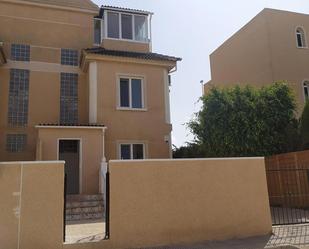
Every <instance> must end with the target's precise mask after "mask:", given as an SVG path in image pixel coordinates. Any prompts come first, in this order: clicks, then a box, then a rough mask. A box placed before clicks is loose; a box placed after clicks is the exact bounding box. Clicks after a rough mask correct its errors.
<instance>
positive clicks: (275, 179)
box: [266, 163, 309, 225]
mask: <svg viewBox="0 0 309 249" xmlns="http://www.w3.org/2000/svg"><path fill="white" fill-rule="evenodd" d="M267 166H268V165H267V163H266V175H267V184H268V193H269V203H270V208H271V215H272V222H273V225H289V224H304V223H309V168H308V167H304V168H298V167H295V168H293V166H292V165H289V167H281V168H280V167H267ZM285 166H287V165H285Z"/></svg>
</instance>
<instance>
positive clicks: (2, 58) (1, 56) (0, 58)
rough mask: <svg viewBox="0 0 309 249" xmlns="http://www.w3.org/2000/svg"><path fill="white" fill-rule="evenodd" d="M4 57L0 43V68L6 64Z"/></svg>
mask: <svg viewBox="0 0 309 249" xmlns="http://www.w3.org/2000/svg"><path fill="white" fill-rule="evenodd" d="M6 62H7V61H6V57H5V54H4V51H3V43H2V42H0V66H1V65H3V64H6Z"/></svg>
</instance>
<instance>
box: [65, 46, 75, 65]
mask: <svg viewBox="0 0 309 249" xmlns="http://www.w3.org/2000/svg"><path fill="white" fill-rule="evenodd" d="M61 64H62V65H68V66H78V50H75V49H64V48H63V49H61Z"/></svg>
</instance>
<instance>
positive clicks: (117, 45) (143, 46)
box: [102, 39, 151, 53]
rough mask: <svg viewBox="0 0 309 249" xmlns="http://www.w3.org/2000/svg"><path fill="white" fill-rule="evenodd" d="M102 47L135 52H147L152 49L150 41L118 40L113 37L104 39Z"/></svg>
mask: <svg viewBox="0 0 309 249" xmlns="http://www.w3.org/2000/svg"><path fill="white" fill-rule="evenodd" d="M102 47H104V48H106V49H110V50H121V51H133V52H141V53H147V52H151V51H150V44H149V43H141V42H130V41H121V40H119V41H117V40H114V39H113V40H112V39H103V41H102Z"/></svg>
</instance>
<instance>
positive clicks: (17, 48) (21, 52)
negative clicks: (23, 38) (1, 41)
mask: <svg viewBox="0 0 309 249" xmlns="http://www.w3.org/2000/svg"><path fill="white" fill-rule="evenodd" d="M11 60H13V61H30V46H29V45H24V44H12V46H11Z"/></svg>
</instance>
